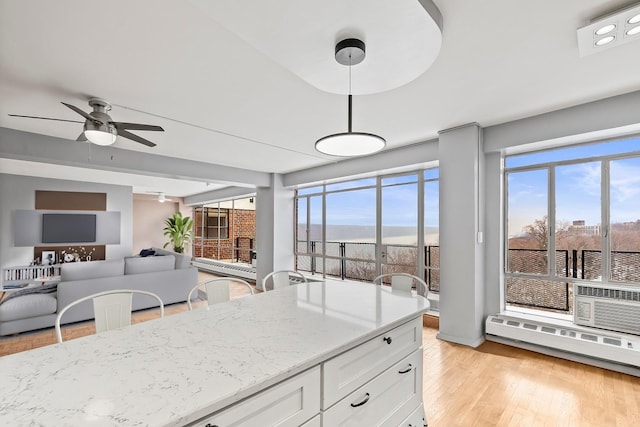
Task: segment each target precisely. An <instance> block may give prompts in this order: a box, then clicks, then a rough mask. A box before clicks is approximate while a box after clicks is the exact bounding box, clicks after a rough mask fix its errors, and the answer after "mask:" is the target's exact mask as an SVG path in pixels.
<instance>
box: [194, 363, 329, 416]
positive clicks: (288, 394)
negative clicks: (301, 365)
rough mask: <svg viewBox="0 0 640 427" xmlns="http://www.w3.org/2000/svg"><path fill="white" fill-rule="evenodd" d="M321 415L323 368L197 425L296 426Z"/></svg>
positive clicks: (244, 401)
mask: <svg viewBox="0 0 640 427" xmlns="http://www.w3.org/2000/svg"><path fill="white" fill-rule="evenodd" d="M319 412H320V367H318V366H316V367H315V368H312V369H310V370H308V371H306V372H303V373H301V374H299V375H296V376H295V377H293V378H290V379H288V380H286V381H284V382H282V383H280V384H277V385H275V386H273V387H271V388H269V389H267V390H264V391H261V392H259V393H258V394H255V395H253V396H251V397H249V398H247V399H245V400H243V401H242V402H240V403H236V404H235V405H232V406H230V407H228V408H226V409H223V410H221V411H220V412H217V413H215V414H213V415H211V416H209V417H206V418H205V419H202V420H200V421H198V422H197V423H195V424H194V425H197V426H202V427H205V426H207V427H216V426H219V427H233V426H246V427H252V426H255V427H267V426H278V427H288V426H292V427H293V426H296V427H297V426H300V425H301V424H304V423H305V422H306V421H307V420H309V419H311V418H312V417H313V416H314V415H316V414H318V413H319ZM311 425H313V424H311Z"/></svg>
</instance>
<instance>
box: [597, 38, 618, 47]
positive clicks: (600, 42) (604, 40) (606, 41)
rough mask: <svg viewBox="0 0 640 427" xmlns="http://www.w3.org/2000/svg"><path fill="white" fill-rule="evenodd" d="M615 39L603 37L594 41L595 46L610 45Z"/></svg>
mask: <svg viewBox="0 0 640 427" xmlns="http://www.w3.org/2000/svg"><path fill="white" fill-rule="evenodd" d="M615 39H616V38H615V37H613V36H607V37H603V38H601V39H600V40H597V41H596V46H604V45H606V44H609V43H611V42H612V41H614V40H615Z"/></svg>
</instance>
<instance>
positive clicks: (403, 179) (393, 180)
mask: <svg viewBox="0 0 640 427" xmlns="http://www.w3.org/2000/svg"><path fill="white" fill-rule="evenodd" d="M412 182H418V175H416V174H411V175H402V176H392V177H390V178H383V179H382V185H383V186H386V185H394V184H409V183H412Z"/></svg>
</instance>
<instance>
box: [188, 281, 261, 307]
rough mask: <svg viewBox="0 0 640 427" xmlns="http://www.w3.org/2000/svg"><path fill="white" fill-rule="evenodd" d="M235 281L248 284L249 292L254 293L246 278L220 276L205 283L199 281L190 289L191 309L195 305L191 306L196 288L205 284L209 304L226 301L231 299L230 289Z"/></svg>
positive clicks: (189, 301)
mask: <svg viewBox="0 0 640 427" xmlns="http://www.w3.org/2000/svg"><path fill="white" fill-rule="evenodd" d="M233 283H239V284H242V285H244V286H246V287H247V289H249V293H250V294H251V295H253V287H252V286H251V285H250V284H249V283H247V282H245V281H244V280H242V279H237V278H235V277H219V278H217V279H211V280H208V281H206V282H203V283H198V284H197V285H196V286H194V287H193V288H192V289H191V291H189V295H188V296H187V305H188V306H189V310H193V307H192V306H191V297H192V295H193V293H194V292H195V291H196V289H199V288H200V287H201V286H204V289H205V292H206V294H207V303H208V304H209V305H213V304H217V303H219V302H226V301H229V300H231V293H230V291H229V288H230V287H231V285H232V284H233Z"/></svg>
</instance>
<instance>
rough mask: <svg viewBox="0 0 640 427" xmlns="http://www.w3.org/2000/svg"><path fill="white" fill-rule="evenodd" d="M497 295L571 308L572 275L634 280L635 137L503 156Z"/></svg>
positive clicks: (638, 247)
mask: <svg viewBox="0 0 640 427" xmlns="http://www.w3.org/2000/svg"><path fill="white" fill-rule="evenodd" d="M505 189H506V203H505V206H506V209H507V215H506V218H507V224H506V233H505V236H506V242H505V248H506V262H505V301H506V304H507V306H510V307H512V308H513V307H525V308H527V309H534V310H542V311H545V312H557V313H566V314H571V313H572V311H573V283H574V282H575V281H576V280H585V281H594V282H604V283H616V284H618V285H625V284H638V283H640V197H638V196H640V138H630V139H625V140H616V141H607V142H604V143H597V144H585V145H580V146H573V147H567V148H561V149H554V150H546V151H540V152H534V153H526V154H518V155H512V156H507V157H506V158H505Z"/></svg>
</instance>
